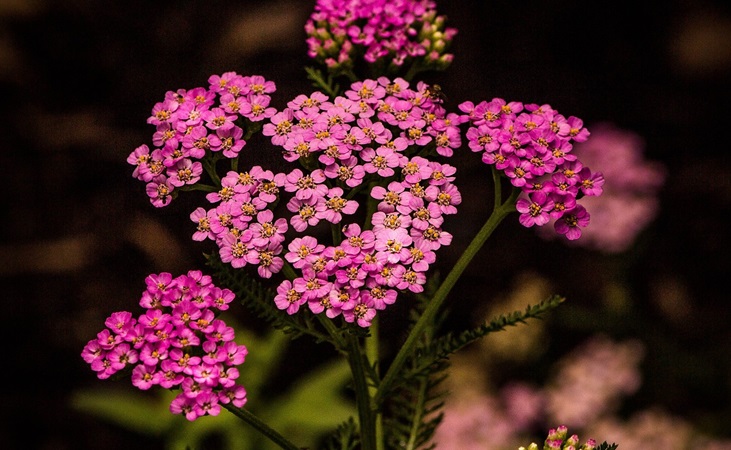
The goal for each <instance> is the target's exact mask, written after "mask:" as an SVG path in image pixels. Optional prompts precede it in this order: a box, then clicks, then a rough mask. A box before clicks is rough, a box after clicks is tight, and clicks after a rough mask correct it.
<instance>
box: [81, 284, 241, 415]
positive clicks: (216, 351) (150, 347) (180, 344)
mask: <svg viewBox="0 0 731 450" xmlns="http://www.w3.org/2000/svg"><path fill="white" fill-rule="evenodd" d="M145 283H146V285H147V288H146V289H145V291H144V292H143V293H142V296H141V299H140V306H142V307H143V308H145V312H144V313H143V314H141V315H140V316H139V317H137V318H135V317H133V315H132V313H131V312H127V311H120V312H115V313H113V314H111V315H110V316H109V317H108V318H107V320H106V321H105V325H106V328H105V329H104V330H102V331H101V332H99V333H98V334H97V337H96V339H92V340H90V341H89V342H88V343H87V344H86V346H84V349H83V351H82V353H81V356H82V358H83V359H84V361H86V362H87V363H88V364H89V365H90V366H91V369H92V370H93V371H95V372H96V374H97V377H98V378H100V379H107V378H109V377H111V376H112V375H114V374H116V373H118V372H120V371H131V378H132V384H133V385H134V386H136V387H137V388H139V389H141V390H148V389H150V388H151V387H153V386H160V387H163V388H166V389H179V390H180V394H178V395H177V397H175V399H174V400H173V401H172V403H171V404H170V411H171V412H172V413H173V414H183V415H185V417H186V418H187V419H188V420H191V421H192V420H195V419H196V418H198V417H201V416H204V415H211V416H216V415H218V413H219V412H220V410H221V404H228V403H231V404H233V405H235V406H237V407H241V406H243V405H244V404H245V403H246V390H245V389H244V387H243V386H241V385H238V384H236V379H237V378H238V377H239V371H238V369H237V368H236V366H238V365H240V364H242V363H243V362H244V360H245V358H246V355H247V353H248V350H247V348H246V347H245V346H244V345H239V344H237V343H236V342H235V341H234V338H235V336H234V329H233V328H232V327H230V326H228V325H226V323H225V322H224V321H223V320H221V319H217V318H216V315H217V313H219V312H220V311H225V310H227V309H228V307H229V303H231V302H232V301H233V299H234V294H233V292H231V291H230V290H228V289H221V288H218V287H216V286H214V285H213V283H212V282H211V278H210V277H209V276H207V275H204V274H203V273H201V272H200V271H189V272H188V273H187V274H184V275H180V276H178V277H175V278H173V276H172V275H171V274H170V273H167V272H163V273H160V274H151V275H149V276H148V277H147V278H146V279H145Z"/></svg>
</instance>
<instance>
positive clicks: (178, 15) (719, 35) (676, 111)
mask: <svg viewBox="0 0 731 450" xmlns="http://www.w3.org/2000/svg"><path fill="white" fill-rule="evenodd" d="M313 5H314V1H298V0H270V1H248V0H241V1H236V2H230V1H229V2H224V1H219V0H207V1H188V2H147V1H139V0H129V1H126V2H119V1H111V2H96V1H91V0H72V1H66V2H57V1H51V0H30V1H28V0H4V1H3V2H2V3H0V88H1V89H2V93H3V95H2V101H1V102H0V111H1V112H2V117H3V120H2V123H3V133H2V136H3V150H2V151H0V167H1V168H2V174H3V177H2V180H3V184H4V185H5V186H6V187H8V188H9V190H8V191H6V195H5V199H4V200H3V202H2V208H1V210H0V211H2V212H1V214H2V218H1V222H2V227H3V228H2V233H1V234H0V277H1V279H2V282H3V285H4V286H5V288H4V290H3V291H4V295H3V298H4V302H3V304H4V305H5V311H6V312H5V317H6V318H7V319H8V321H7V322H6V324H5V325H4V326H3V327H2V328H3V329H4V332H3V335H4V336H5V339H4V341H5V346H6V349H7V350H6V352H9V358H8V357H7V356H6V357H5V358H4V360H5V364H4V366H5V367H6V369H7V372H6V373H5V377H4V379H5V380H6V381H5V382H4V385H5V392H4V394H3V395H2V398H3V400H2V405H3V407H2V408H1V409H2V420H0V423H1V425H0V447H1V448H3V449H8V450H11V449H13V450H14V449H21V448H23V449H48V450H56V449H58V450H63V449H79V450H82V449H101V448H104V449H106V450H116V449H122V448H130V447H134V448H137V449H139V450H142V449H146V448H151V449H152V448H161V447H162V442H160V441H158V440H155V439H154V438H141V437H140V436H139V435H137V434H135V433H133V432H129V431H126V430H124V429H122V428H120V427H118V426H116V425H114V424H111V423H108V422H105V421H103V420H100V419H98V418H95V417H92V416H90V415H88V414H84V413H81V412H79V411H77V410H75V409H73V408H71V407H70V406H69V399H70V396H71V394H72V393H73V392H75V391H76V390H78V389H81V388H85V387H90V386H97V385H98V384H100V383H102V382H101V381H98V380H97V379H96V377H95V375H94V374H93V373H92V372H91V371H90V370H89V368H88V366H87V365H86V364H85V363H84V362H83V361H82V360H81V358H80V352H81V349H82V347H83V346H84V344H86V342H87V341H88V340H89V339H91V338H93V337H94V336H95V335H96V333H97V332H98V331H99V330H100V329H101V327H102V326H103V321H104V319H105V318H106V317H107V316H108V315H109V313H111V312H113V311H118V310H134V309H135V308H136V306H137V304H136V302H137V299H138V296H139V293H140V292H141V291H142V289H143V287H144V282H143V279H144V277H145V276H146V275H147V274H149V273H153V272H154V273H157V272H162V271H168V272H172V273H173V274H179V273H183V272H185V271H187V270H189V269H191V268H201V269H203V259H202V257H201V254H202V252H203V251H208V250H210V249H209V248H208V247H207V246H206V245H205V244H201V243H194V242H193V241H191V240H190V235H191V234H192V232H193V228H192V227H193V225H192V223H191V222H189V220H188V214H189V213H190V212H191V211H192V209H193V208H194V206H195V204H196V201H197V200H196V199H190V200H186V199H184V198H182V197H181V198H180V199H179V201H178V200H176V201H175V202H173V204H172V205H171V206H169V207H167V208H164V209H155V208H154V207H152V206H151V205H150V204H149V202H148V200H147V198H146V196H145V193H144V186H143V184H142V183H140V182H138V181H137V180H135V179H133V178H132V176H131V166H129V165H128V164H127V163H126V158H127V155H128V154H129V153H130V152H131V151H132V150H133V149H134V148H135V147H137V146H138V145H141V144H143V143H149V142H150V140H151V135H152V132H153V130H152V128H151V126H149V125H147V124H146V123H145V120H146V118H147V117H148V115H149V112H150V110H151V108H152V106H153V105H154V104H155V103H156V102H158V101H160V100H161V99H162V98H163V96H164V94H165V92H166V91H167V90H173V89H177V88H193V87H196V86H205V85H206V82H207V79H208V77H209V75H211V74H220V73H222V72H225V71H230V70H235V71H237V72H239V73H242V74H260V75H263V76H265V77H266V78H267V79H270V80H273V81H275V82H276V83H277V93H276V94H275V96H274V99H273V103H274V106H277V107H279V108H283V107H284V106H285V104H286V101H288V100H289V99H291V98H293V97H294V96H295V95H297V94H299V93H309V92H311V90H312V87H311V84H310V83H309V81H308V80H307V79H306V78H305V73H304V70H303V67H304V66H305V65H308V64H310V61H309V60H308V59H307V57H306V54H305V52H306V46H305V42H304V39H305V35H304V30H303V26H304V23H305V21H306V19H307V17H308V15H309V14H310V12H311V11H312V7H313ZM438 11H439V13H440V14H444V15H446V16H447V17H448V23H449V25H451V26H453V27H456V28H458V29H459V34H458V35H457V36H456V37H455V39H454V44H453V47H452V51H453V52H454V54H455V61H454V64H453V65H452V67H451V68H450V69H449V71H448V72H447V73H443V74H435V75H430V78H429V79H430V80H431V81H433V82H438V83H439V84H441V85H442V88H443V90H444V92H445V93H446V94H447V96H448V103H449V105H448V106H450V107H451V108H456V105H457V104H458V103H460V102H462V101H465V100H473V101H475V102H478V101H480V100H483V99H487V100H489V99H491V98H493V97H502V98H505V99H508V100H520V101H523V102H526V103H532V102H535V103H549V104H550V105H551V106H553V107H554V108H556V109H558V110H559V111H560V112H562V113H564V114H565V115H567V116H568V115H575V116H578V117H580V118H582V119H583V120H584V122H585V124H587V125H588V126H589V127H590V129H591V124H592V123H599V122H605V121H609V122H613V123H615V124H616V125H617V126H619V127H622V128H624V129H628V130H632V131H634V132H636V133H637V134H639V135H640V136H642V137H643V138H644V139H645V141H646V148H645V156H646V157H647V158H649V159H652V160H655V161H658V162H661V163H662V164H664V165H665V167H666V168H667V174H668V176H667V181H666V184H665V187H664V189H663V190H662V192H661V193H660V201H661V210H660V213H659V216H658V217H657V218H656V220H655V221H654V222H653V223H652V224H651V226H650V227H649V228H648V229H647V230H645V231H644V232H643V234H642V235H641V236H640V238H639V239H638V242H637V244H636V246H635V247H633V248H632V249H631V250H629V251H627V252H625V253H623V254H621V255H604V254H602V253H601V252H597V251H591V250H584V249H581V248H568V247H566V246H565V245H563V244H562V243H560V242H558V241H550V242H547V241H543V240H541V239H539V238H538V237H536V236H535V234H534V233H533V232H532V230H525V229H523V228H522V227H520V226H519V225H518V224H517V217H515V216H513V217H511V218H509V219H508V220H507V221H506V222H505V223H504V224H503V225H502V226H501V228H500V229H499V230H498V232H497V233H496V236H495V239H493V240H492V241H490V242H489V243H488V245H487V246H486V247H485V248H484V249H483V251H482V252H481V253H480V255H479V256H478V260H477V261H475V262H473V264H472V265H471V267H470V269H468V271H467V273H466V274H465V277H464V278H463V279H462V280H461V281H460V283H459V284H458V286H457V288H456V292H455V294H454V298H455V299H461V298H465V296H467V298H470V296H471V298H472V299H473V301H470V302H467V304H464V303H460V302H458V301H457V300H455V301H453V302H452V303H451V306H452V308H453V309H454V316H453V319H451V320H452V323H451V324H452V325H458V324H460V323H461V322H465V323H466V322H468V321H469V318H470V316H471V314H473V312H474V311H475V310H476V308H477V307H478V306H479V305H478V304H476V303H475V302H474V299H475V298H478V297H477V296H476V294H475V293H476V292H480V293H481V295H483V296H484V298H486V299H488V298H490V297H491V296H492V295H494V294H496V293H498V292H500V291H501V290H503V289H505V288H506V287H507V286H509V285H510V283H511V282H512V277H513V274H515V273H517V272H518V271H523V270H525V269H532V270H535V271H537V272H539V273H542V274H544V275H545V276H547V277H549V278H551V279H552V280H553V281H554V283H555V285H556V286H558V287H559V290H560V293H562V294H564V295H566V296H567V297H568V298H569V303H572V302H573V304H575V305H577V306H581V307H583V309H582V311H585V312H586V311H588V312H589V313H590V314H589V315H588V316H581V317H582V319H581V321H582V326H580V327H575V328H574V329H571V330H569V329H568V328H566V325H565V324H564V325H561V324H560V323H558V324H557V325H556V327H564V333H563V334H562V336H563V340H562V339H554V340H552V344H551V345H553V346H555V347H556V351H557V352H559V351H564V350H567V349H569V348H570V347H571V346H572V344H573V343H575V342H576V340H578V339H580V338H581V337H582V336H585V335H586V334H588V333H589V331H590V329H591V328H595V329H596V328H599V329H602V328H604V329H605V331H607V332H609V333H610V334H612V333H613V334H615V335H617V336H622V337H624V336H639V337H641V338H642V339H643V340H644V341H645V342H646V343H647V345H648V358H647V363H646V366H645V369H646V375H645V381H644V384H643V388H642V390H641V392H640V393H639V394H638V395H637V397H635V399H634V402H635V405H638V404H640V403H642V402H646V403H653V404H663V405H664V406H665V407H667V408H668V409H669V410H671V411H673V412H674V413H675V414H678V415H681V416H684V417H686V416H687V417H690V418H691V419H692V420H696V419H699V420H700V419H702V420H703V421H704V423H705V424H706V427H707V429H708V430H709V431H710V432H713V433H715V434H717V435H719V436H722V437H725V438H731V425H729V424H731V362H729V359H731V356H729V355H731V327H730V326H729V323H730V320H731V306H729V305H730V301H731V296H730V295H729V293H728V292H729V290H728V280H729V275H731V271H729V254H731V241H730V239H729V238H730V235H729V231H728V230H729V227H728V224H727V221H726V220H727V219H726V217H727V216H728V214H729V212H731V211H730V210H731V160H730V159H729V152H730V151H731V148H729V143H728V142H729V139H728V138H727V134H728V132H729V130H730V129H731V128H730V127H731V113H729V110H730V109H729V103H730V101H731V90H729V89H728V85H729V79H730V77H731V7H729V6H727V4H726V3H725V2H721V1H720V0H713V1H711V0H707V1H703V0H700V1H693V2H690V1H683V0H668V1H664V2H655V1H651V2H637V1H626V0H619V1H614V2H599V3H592V4H591V5H588V4H587V3H586V2H580V1H575V0H566V1H561V0H558V1H553V2H542V1H534V0H529V1H524V2H519V3H516V2H512V1H505V0H491V1H459V2H457V1H451V2H449V1H443V2H441V3H440V4H439V5H438ZM245 150H246V151H254V149H249V148H248V147H247V148H246V149H245ZM466 153H468V152H466ZM453 164H455V165H456V166H458V169H459V171H460V172H459V175H460V177H459V178H458V185H459V186H460V188H461V189H462V192H463V195H464V196H465V198H466V201H465V203H464V204H463V205H462V209H461V211H460V214H461V220H460V222H459V223H460V226H459V227H455V231H454V234H455V242H454V243H453V245H452V246H451V247H449V248H448V249H445V251H443V252H442V253H441V254H440V257H441V259H440V265H443V267H445V268H448V267H450V266H451V265H452V264H453V263H454V261H456V258H457V257H458V255H459V252H460V251H461V250H462V249H463V248H464V246H465V245H466V243H467V242H468V241H469V238H470V236H471V235H472V234H474V233H475V232H476V231H477V230H478V229H479V227H480V226H481V224H482V222H483V221H484V220H485V218H486V217H487V213H488V211H487V206H486V204H487V203H488V199H489V198H490V193H489V191H488V184H487V182H486V181H487V180H486V172H485V170H484V169H485V167H484V166H483V165H481V164H478V158H476V157H475V156H474V155H471V154H465V155H461V156H458V157H456V158H455V159H454V162H453ZM617 261H621V263H622V264H623V266H624V267H626V268H627V270H626V272H625V273H626V274H628V277H627V280H628V283H629V284H628V285H627V287H628V289H629V290H630V291H631V298H632V299H633V302H632V305H631V307H630V308H629V309H626V308H625V309H624V310H623V311H624V312H623V314H624V315H623V316H621V317H622V320H611V321H610V320H606V321H605V320H604V317H605V316H604V315H603V314H605V313H606V311H605V307H604V306H602V305H600V304H598V303H599V302H598V301H597V297H598V295H597V292H596V291H597V289H599V288H600V286H602V284H603V283H606V282H608V281H612V280H607V279H606V278H607V277H611V276H612V275H607V274H611V273H613V272H603V271H602V268H603V267H604V266H605V265H608V264H615V263H616V262H617ZM658 292H662V293H664V294H662V295H660V294H658ZM658 298H662V299H663V300H662V301H658ZM567 311H574V310H571V309H568V310H567ZM577 314H578V313H577ZM577 317H578V316H577ZM243 320H246V318H243ZM577 320H578V319H577ZM251 322H255V320H252V321H251ZM390 322H391V327H394V325H393V324H394V323H397V320H396V319H391V321H390ZM569 322H570V321H569ZM387 326H388V323H387ZM6 355H7V353H6ZM293 361H295V362H296V361H297V360H296V359H294V360H293ZM303 364H304V363H303ZM283 370H289V371H296V370H297V367H296V365H295V367H292V366H291V365H290V367H289V368H288V369H283ZM120 384H121V382H120ZM127 387H128V388H129V389H133V388H132V387H131V386H127ZM726 425H729V426H726ZM620 444H621V442H620ZM620 448H621V445H620Z"/></svg>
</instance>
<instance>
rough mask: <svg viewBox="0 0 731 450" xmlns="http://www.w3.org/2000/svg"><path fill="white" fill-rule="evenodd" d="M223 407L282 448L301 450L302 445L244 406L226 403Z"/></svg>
mask: <svg viewBox="0 0 731 450" xmlns="http://www.w3.org/2000/svg"><path fill="white" fill-rule="evenodd" d="M223 407H224V408H226V409H228V410H229V411H231V412H232V413H233V414H234V415H235V416H236V417H238V418H239V419H241V420H243V421H244V422H246V423H248V424H249V425H251V426H252V427H254V428H255V429H256V430H257V431H259V432H260V433H261V434H263V435H264V436H266V437H267V438H269V440H270V441H272V442H274V443H275V444H277V445H278V446H279V447H280V448H282V449H284V450H301V448H300V447H297V446H296V445H294V444H293V443H291V442H289V441H288V440H287V439H286V438H285V437H284V436H282V435H281V434H279V433H278V432H277V431H275V430H274V429H272V428H270V427H269V426H268V425H267V424H266V423H264V422H263V421H262V420H261V419H259V418H258V417H257V416H255V415H254V414H252V413H251V412H250V411H248V410H246V409H244V408H237V407H236V406H234V405H232V404H231V403H228V404H225V405H223Z"/></svg>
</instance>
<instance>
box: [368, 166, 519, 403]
mask: <svg viewBox="0 0 731 450" xmlns="http://www.w3.org/2000/svg"><path fill="white" fill-rule="evenodd" d="M495 172H496V171H495V170H494V169H493V180H494V182H495V186H496V187H495V189H496V190H497V189H498V188H499V185H500V177H499V174H497V175H496V173H495ZM518 194H520V190H519V189H513V191H512V193H511V195H510V197H508V199H507V200H505V202H502V203H501V202H500V201H497V202H496V203H495V206H494V207H493V211H492V213H491V214H490V217H488V219H487V221H486V222H485V224H484V225H483V226H482V228H481V229H480V231H479V232H478V233H477V235H475V237H474V238H473V239H472V242H470V244H469V245H468V246H467V248H466V249H465V251H464V253H462V256H460V258H459V259H458V260H457V262H456V263H455V265H454V267H452V270H451V271H450V272H449V274H448V275H447V277H446V278H445V279H444V281H443V282H442V284H441V286H439V288H438V289H437V291H436V292H435V293H434V297H433V298H432V299H431V301H429V304H428V305H427V307H426V309H425V310H424V313H423V314H422V316H421V317H420V318H419V320H418V321H417V322H416V324H415V325H414V328H412V330H411V332H410V333H409V335H408V337H407V338H406V341H405V342H404V344H403V345H402V346H401V349H400V350H399V352H398V353H397V354H396V357H395V358H394V360H393V362H392V363H391V366H390V367H389V368H388V371H387V372H386V375H384V377H383V380H381V383H380V386H379V387H378V392H377V393H376V395H375V397H374V399H373V400H374V403H375V405H376V406H377V407H378V406H380V405H381V403H382V402H383V400H384V398H385V397H386V395H388V393H389V392H390V390H391V387H392V385H393V383H394V382H395V381H396V377H397V375H398V374H399V372H400V371H401V369H402V367H403V365H404V364H405V363H406V360H407V359H408V356H409V355H410V354H411V352H412V351H413V348H414V346H415V345H416V342H417V340H418V339H419V338H420V337H421V336H422V335H423V334H424V332H425V331H426V330H427V327H428V326H429V325H430V324H432V323H433V321H434V317H435V316H436V315H437V312H438V311H439V309H440V308H441V306H442V304H443V303H444V301H445V300H446V298H447V295H448V294H449V292H450V291H451V290H452V288H453V287H454V285H455V284H456V283H457V280H459V278H460V276H461V275H462V273H463V272H464V271H465V269H466V268H467V266H468V265H469V263H470V261H472V259H473V258H474V257H475V255H477V253H478V251H479V250H480V249H481V248H482V246H483V245H484V244H485V242H486V241H487V239H488V238H489V237H490V235H492V233H493V231H495V229H496V228H497V226H498V225H499V224H500V222H502V220H503V219H504V218H505V217H506V216H507V215H508V214H510V213H511V212H513V211H515V201H516V199H517V197H518Z"/></svg>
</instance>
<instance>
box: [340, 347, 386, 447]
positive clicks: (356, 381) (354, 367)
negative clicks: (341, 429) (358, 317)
mask: <svg viewBox="0 0 731 450" xmlns="http://www.w3.org/2000/svg"><path fill="white" fill-rule="evenodd" d="M347 355H348V363H349V364H350V371H351V372H352V374H353V386H354V388H355V404H356V407H357V408H358V420H359V423H360V445H361V446H360V448H361V450H376V449H377V448H378V447H377V444H376V443H377V439H376V420H375V415H374V412H375V410H374V408H373V407H372V406H371V396H370V393H369V392H368V380H367V378H366V368H365V365H364V361H363V358H364V354H363V350H362V349H361V346H360V343H359V342H358V336H356V335H354V334H349V335H348V352H347Z"/></svg>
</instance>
